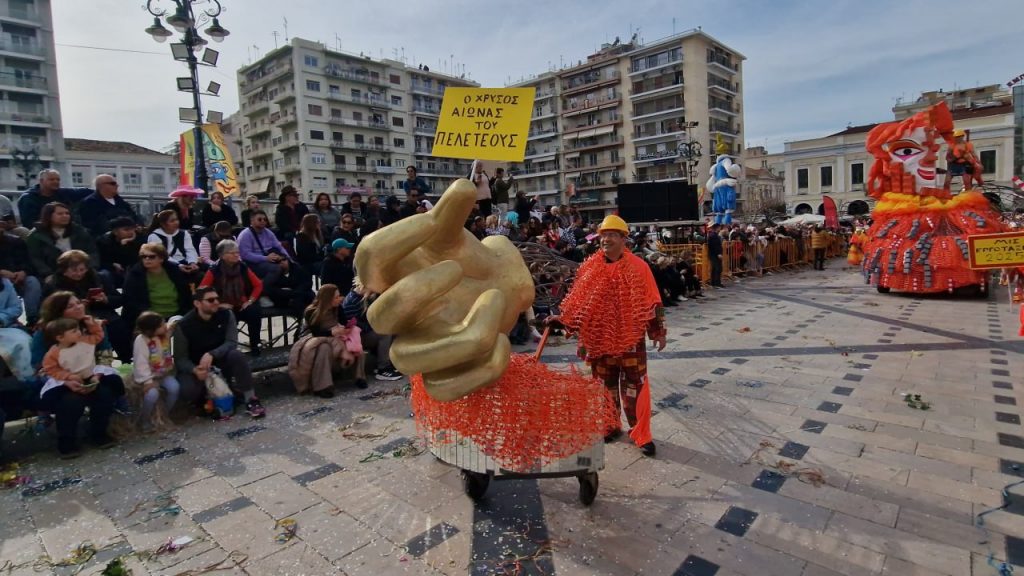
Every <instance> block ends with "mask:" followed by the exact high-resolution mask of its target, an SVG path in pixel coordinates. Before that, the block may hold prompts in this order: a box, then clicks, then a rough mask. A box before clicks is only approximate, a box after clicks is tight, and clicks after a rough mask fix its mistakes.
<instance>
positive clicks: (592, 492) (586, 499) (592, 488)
mask: <svg viewBox="0 0 1024 576" xmlns="http://www.w3.org/2000/svg"><path fill="white" fill-rule="evenodd" d="M579 480H580V502H581V503H583V505H584V506H590V505H591V504H593V503H594V498H597V485H598V482H597V472H587V473H586V474H581V475H580V476H579Z"/></svg>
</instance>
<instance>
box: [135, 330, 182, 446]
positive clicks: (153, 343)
mask: <svg viewBox="0 0 1024 576" xmlns="http://www.w3.org/2000/svg"><path fill="white" fill-rule="evenodd" d="M135 328H136V330H137V331H138V333H139V335H138V336H136V337H135V344H134V346H133V347H132V352H133V353H132V378H133V379H134V380H135V382H136V383H138V384H140V385H142V390H143V395H142V410H141V414H140V415H139V419H140V421H141V422H142V430H143V432H148V431H150V430H152V429H153V418H152V416H153V409H154V408H156V403H157V401H159V400H160V390H161V389H163V391H164V407H165V408H166V409H167V413H168V414H169V413H170V412H171V408H173V407H174V404H175V403H176V402H177V401H178V394H179V393H180V391H181V387H180V385H179V384H178V379H177V378H175V374H176V373H177V369H176V368H175V366H174V358H172V357H171V339H170V336H169V331H168V328H167V323H166V322H164V319H163V316H161V315H160V314H158V313H156V312H152V311H149V312H143V313H142V314H140V315H139V318H138V320H136V321H135Z"/></svg>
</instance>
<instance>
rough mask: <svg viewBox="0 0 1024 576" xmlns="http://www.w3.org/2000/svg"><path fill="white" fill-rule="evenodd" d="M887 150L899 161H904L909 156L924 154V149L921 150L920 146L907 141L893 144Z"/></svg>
mask: <svg viewBox="0 0 1024 576" xmlns="http://www.w3.org/2000/svg"><path fill="white" fill-rule="evenodd" d="M889 149H890V150H892V155H893V156H896V157H897V158H899V159H900V160H906V159H907V158H910V157H911V156H916V155H917V154H920V153H921V152H924V148H922V147H921V145H920V144H918V143H917V142H913V141H909V140H901V141H899V142H893V143H892V145H891V146H890V147H889Z"/></svg>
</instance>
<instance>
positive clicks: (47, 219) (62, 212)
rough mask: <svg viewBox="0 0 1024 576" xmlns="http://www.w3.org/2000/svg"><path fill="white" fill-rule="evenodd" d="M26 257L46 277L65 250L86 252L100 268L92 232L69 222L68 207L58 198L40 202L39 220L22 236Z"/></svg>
mask: <svg viewBox="0 0 1024 576" xmlns="http://www.w3.org/2000/svg"><path fill="white" fill-rule="evenodd" d="M25 244H26V245H27V248H28V256H29V260H30V261H31V263H32V269H33V270H35V272H36V276H38V277H39V278H41V279H45V278H48V277H50V276H52V275H53V273H54V272H56V271H57V258H59V257H60V255H61V254H63V253H65V252H67V251H68V250H81V251H82V252H85V253H86V254H89V256H90V259H89V264H90V266H92V267H93V268H99V265H100V259H99V252H98V251H97V250H96V243H95V242H94V241H93V239H92V236H90V235H89V232H88V231H86V230H85V229H84V228H81V227H79V226H77V225H75V224H74V223H72V222H71V210H69V209H68V207H67V206H65V205H64V204H61V203H59V202H51V203H50V204H47V205H46V206H43V211H42V213H41V214H40V216H39V224H38V225H36V228H35V230H33V231H32V233H31V234H29V235H28V237H27V238H26V239H25Z"/></svg>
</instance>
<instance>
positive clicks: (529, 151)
mask: <svg viewBox="0 0 1024 576" xmlns="http://www.w3.org/2000/svg"><path fill="white" fill-rule="evenodd" d="M555 154H558V148H537V147H533V146H527V147H526V155H525V156H524V157H523V160H530V159H534V158H544V157H545V156H554V155H555Z"/></svg>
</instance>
